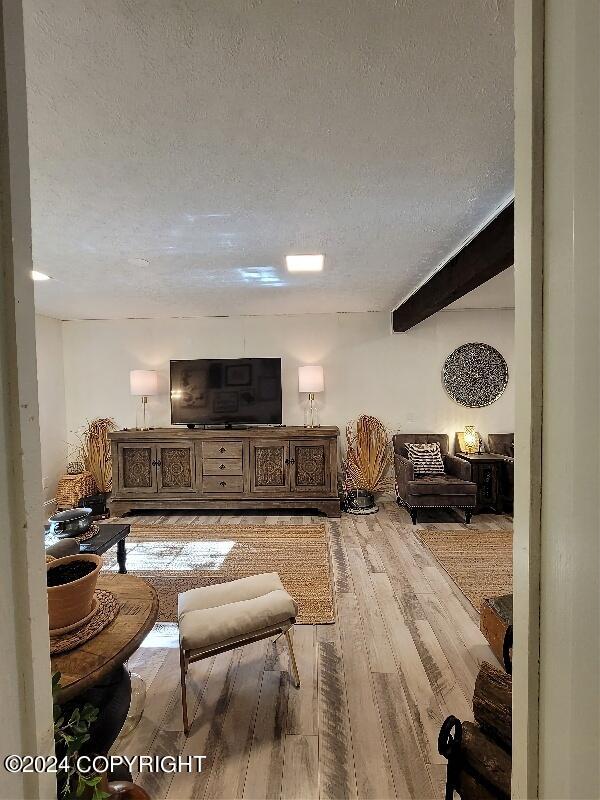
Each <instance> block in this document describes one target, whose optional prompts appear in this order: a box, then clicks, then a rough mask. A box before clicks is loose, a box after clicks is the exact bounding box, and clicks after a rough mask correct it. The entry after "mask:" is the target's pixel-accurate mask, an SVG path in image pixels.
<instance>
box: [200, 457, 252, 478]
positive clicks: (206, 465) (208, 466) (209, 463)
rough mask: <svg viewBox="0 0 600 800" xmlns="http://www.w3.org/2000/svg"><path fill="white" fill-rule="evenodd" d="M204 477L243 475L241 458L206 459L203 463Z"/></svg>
mask: <svg viewBox="0 0 600 800" xmlns="http://www.w3.org/2000/svg"><path fill="white" fill-rule="evenodd" d="M202 473H203V474H204V475H243V474H244V469H243V467H242V459H241V458H205V459H204V461H203V462H202Z"/></svg>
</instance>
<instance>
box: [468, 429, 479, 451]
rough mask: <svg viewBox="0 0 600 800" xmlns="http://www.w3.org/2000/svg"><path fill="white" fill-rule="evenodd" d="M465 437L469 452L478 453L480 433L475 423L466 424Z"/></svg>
mask: <svg viewBox="0 0 600 800" xmlns="http://www.w3.org/2000/svg"><path fill="white" fill-rule="evenodd" d="M464 437H465V450H466V451H467V453H477V452H478V451H479V434H478V433H477V431H476V430H475V426H474V425H465V433H464Z"/></svg>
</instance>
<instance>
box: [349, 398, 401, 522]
mask: <svg viewBox="0 0 600 800" xmlns="http://www.w3.org/2000/svg"><path fill="white" fill-rule="evenodd" d="M391 462H392V455H391V447H390V436H389V434H388V432H387V429H386V428H385V426H384V425H383V423H382V422H380V421H379V420H378V419H377V417H372V416H370V415H369V414H361V415H360V417H358V419H357V420H356V421H355V422H349V423H348V425H347V426H346V457H345V460H344V488H345V497H344V501H345V502H344V505H345V509H346V511H348V512H349V513H354V514H374V513H376V512H377V511H378V510H379V509H378V507H377V506H376V505H375V493H376V492H382V491H385V490H386V489H388V488H390V478H389V469H390V465H391Z"/></svg>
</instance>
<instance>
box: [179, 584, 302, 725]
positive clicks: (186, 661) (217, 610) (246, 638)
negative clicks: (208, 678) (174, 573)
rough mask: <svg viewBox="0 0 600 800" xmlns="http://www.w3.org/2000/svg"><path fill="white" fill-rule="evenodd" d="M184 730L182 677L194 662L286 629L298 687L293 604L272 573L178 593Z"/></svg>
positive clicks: (184, 705) (293, 671)
mask: <svg viewBox="0 0 600 800" xmlns="http://www.w3.org/2000/svg"><path fill="white" fill-rule="evenodd" d="M177 606H178V608H177V611H178V620H179V660H180V665H181V705H182V709H183V729H184V731H185V734H186V736H187V734H188V732H189V723H188V713H187V701H186V686H185V678H186V675H187V671H188V666H189V665H190V664H192V663H193V662H194V661H200V660H201V659H203V658H210V657H211V656H214V655H216V654H217V653H224V652H225V651H227V650H233V649H234V648H236V647H242V646H243V645H246V644H249V643H250V642H257V641H259V640H260V639H267V638H269V637H271V636H276V635H278V634H282V633H283V634H285V637H286V640H287V645H288V648H289V653H290V664H291V667H292V673H293V677H294V683H295V685H296V688H298V687H299V686H300V678H299V676H298V667H297V665H296V659H295V657H294V650H293V647H292V640H291V638H290V628H291V627H292V625H293V624H294V623H295V621H296V614H297V613H298V606H297V605H296V603H295V601H294V599H293V597H291V595H289V594H288V593H287V592H286V590H285V589H284V588H283V584H282V583H281V581H280V579H279V575H277V573H276V572H266V573H264V574H262V575H252V576H250V577H248V578H240V579H239V580H237V581H230V582H228V583H217V584H215V585H213V586H206V587H203V588H201V589H190V590H189V591H187V592H183V593H182V594H180V595H179V598H178V604H177Z"/></svg>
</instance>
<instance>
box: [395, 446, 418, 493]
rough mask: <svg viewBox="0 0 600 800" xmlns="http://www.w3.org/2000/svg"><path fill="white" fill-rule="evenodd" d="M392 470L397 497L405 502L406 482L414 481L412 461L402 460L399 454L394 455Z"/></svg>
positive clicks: (402, 457)
mask: <svg viewBox="0 0 600 800" xmlns="http://www.w3.org/2000/svg"><path fill="white" fill-rule="evenodd" d="M394 469H395V472H396V487H397V490H398V495H399V496H400V497H401V498H402V499H403V500H406V498H407V497H408V482H409V481H412V480H414V477H415V468H414V467H413V464H412V461H409V460H408V458H404V456H401V455H400V454H399V453H394Z"/></svg>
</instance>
